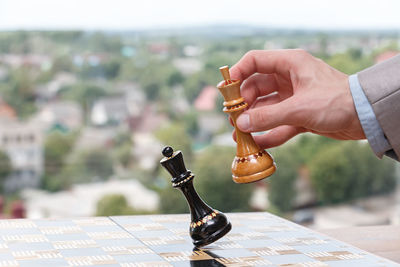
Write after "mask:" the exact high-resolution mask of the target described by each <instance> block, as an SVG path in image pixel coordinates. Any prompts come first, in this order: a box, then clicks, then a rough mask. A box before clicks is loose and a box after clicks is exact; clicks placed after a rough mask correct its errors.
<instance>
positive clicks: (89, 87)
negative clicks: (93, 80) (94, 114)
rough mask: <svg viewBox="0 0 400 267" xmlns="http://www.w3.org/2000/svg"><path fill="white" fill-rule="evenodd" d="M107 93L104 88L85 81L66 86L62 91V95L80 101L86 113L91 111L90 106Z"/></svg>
mask: <svg viewBox="0 0 400 267" xmlns="http://www.w3.org/2000/svg"><path fill="white" fill-rule="evenodd" d="M106 95H107V92H106V90H105V89H104V88H102V87H99V86H97V85H94V84H85V83H82V84H76V85H73V86H71V87H68V88H64V89H62V90H61V92H60V96H61V97H63V98H66V99H70V100H73V101H76V102H78V103H79V104H80V105H81V106H82V109H83V110H84V112H85V114H86V113H87V112H89V109H90V107H91V106H92V105H93V103H94V102H95V101H96V100H97V99H99V98H101V97H103V96H106Z"/></svg>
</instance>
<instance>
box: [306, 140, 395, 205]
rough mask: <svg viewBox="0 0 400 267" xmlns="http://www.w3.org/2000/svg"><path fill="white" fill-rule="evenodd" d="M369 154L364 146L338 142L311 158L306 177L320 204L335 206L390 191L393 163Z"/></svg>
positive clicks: (392, 178)
mask: <svg viewBox="0 0 400 267" xmlns="http://www.w3.org/2000/svg"><path fill="white" fill-rule="evenodd" d="M369 150H370V149H369V148H368V147H367V145H366V144H360V143H356V142H342V143H340V144H339V145H335V146H330V147H329V148H327V149H325V150H321V151H320V152H319V153H318V154H317V155H315V157H314V159H313V161H311V163H310V175H311V181H312V183H313V185H314V188H315V190H316V192H317V194H318V199H319V201H320V202H321V203H338V202H341V201H346V200H351V199H355V198H359V197H365V196H368V195H372V194H378V193H383V192H390V191H392V190H393V189H394V185H395V168H394V163H393V162H392V161H390V160H382V161H380V160H378V159H376V158H375V156H374V155H373V154H372V153H371V151H369Z"/></svg>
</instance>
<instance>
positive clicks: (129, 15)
mask: <svg viewBox="0 0 400 267" xmlns="http://www.w3.org/2000/svg"><path fill="white" fill-rule="evenodd" d="M399 12H400V1H399V0H379V1H377V0H331V1H328V0H298V1H293V0H274V1H270V0H258V1H256V0H230V1H227V0H200V1H181V0H163V1H160V0H157V1H155V0H154V1H152V0H0V30H16V29H25V30H33V29H40V30H70V29H79V30H145V29H155V28H156V29H157V28H170V27H173V28H181V27H185V26H207V25H213V24H214V25H215V24H232V23H234V24H244V25H255V26H263V27H270V28H296V29H329V30H346V29H364V30H368V29H391V30H393V29H395V30H396V29H399V31H400V15H399Z"/></svg>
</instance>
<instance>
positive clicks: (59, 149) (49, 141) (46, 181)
mask: <svg viewBox="0 0 400 267" xmlns="http://www.w3.org/2000/svg"><path fill="white" fill-rule="evenodd" d="M75 140H76V134H63V133H60V132H54V133H51V134H50V135H49V136H47V138H46V141H45V143H44V162H45V167H44V175H43V178H42V188H43V189H45V190H49V191H57V190H60V189H62V183H60V181H59V178H57V177H56V176H57V175H58V174H59V173H60V172H61V170H62V169H63V168H64V167H65V159H66V157H67V156H68V154H69V153H70V151H71V149H72V148H73V144H74V143H75ZM60 187H61V188H60Z"/></svg>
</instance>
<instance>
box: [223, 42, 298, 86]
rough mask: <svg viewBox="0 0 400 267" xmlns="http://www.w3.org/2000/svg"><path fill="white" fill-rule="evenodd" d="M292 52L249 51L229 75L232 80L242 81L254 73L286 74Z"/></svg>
mask: <svg viewBox="0 0 400 267" xmlns="http://www.w3.org/2000/svg"><path fill="white" fill-rule="evenodd" d="M294 51H295V50H293V49H281V50H252V51H249V52H247V53H246V54H245V55H244V56H243V57H242V58H241V59H240V60H239V61H238V62H237V63H236V64H235V65H234V66H233V67H232V68H231V69H230V75H231V77H232V79H235V80H241V81H244V80H246V79H247V78H248V77H250V76H251V75H253V74H254V73H264V74H271V73H281V74H282V73H286V72H287V71H288V70H289V69H290V68H291V65H292V62H293V52H294ZM290 59H291V60H290Z"/></svg>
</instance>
